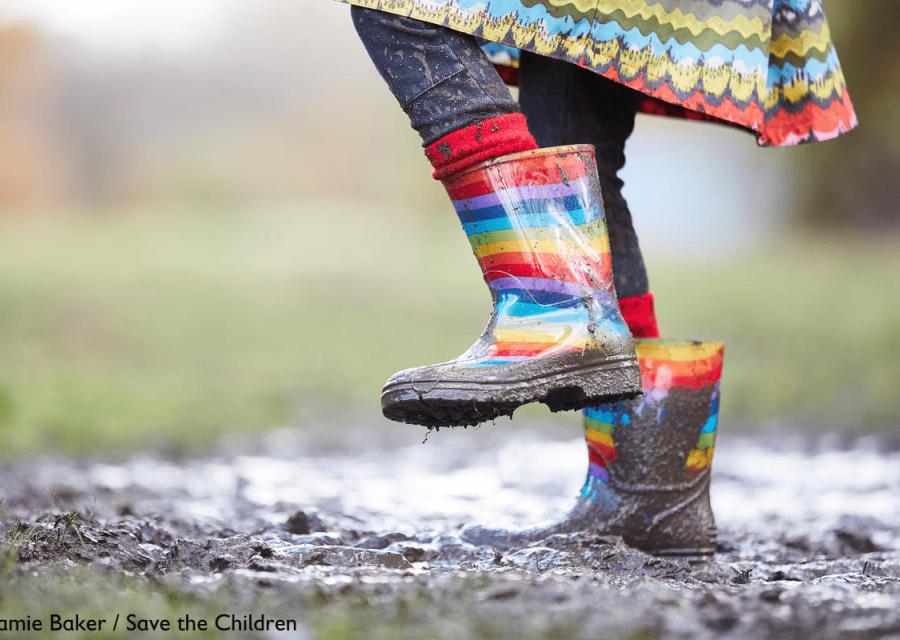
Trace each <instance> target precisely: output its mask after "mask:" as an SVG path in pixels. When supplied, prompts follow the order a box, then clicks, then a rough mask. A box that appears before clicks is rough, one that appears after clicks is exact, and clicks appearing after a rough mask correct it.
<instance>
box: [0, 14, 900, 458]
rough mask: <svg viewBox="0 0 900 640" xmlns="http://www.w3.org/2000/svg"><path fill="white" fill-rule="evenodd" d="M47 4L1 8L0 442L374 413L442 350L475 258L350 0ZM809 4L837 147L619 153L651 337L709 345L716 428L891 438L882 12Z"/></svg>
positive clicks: (894, 148)
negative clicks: (844, 117)
mask: <svg viewBox="0 0 900 640" xmlns="http://www.w3.org/2000/svg"><path fill="white" fill-rule="evenodd" d="M66 6H71V7H72V8H71V9H66V8H63V7H62V5H60V4H59V3H58V2H55V1H54V0H0V140H2V143H0V362H2V366H0V441H2V442H3V443H4V445H3V447H2V448H0V451H2V452H4V453H5V454H7V455H13V454H19V453H23V452H34V451H39V450H43V449H46V448H59V449H63V450H67V451H74V452H82V451H95V450H102V449H108V448H116V449H119V448H130V447H136V446H147V445H153V446H163V447H168V448H171V449H175V450H180V449H184V448H191V447H198V446H203V445H204V444H205V443H208V442H209V441H210V440H211V439H212V438H213V437H215V436H216V435H217V434H219V433H222V432H225V431H229V430H243V429H263V428H267V427H273V426H278V425H282V424H287V423H290V424H296V425H299V426H304V427H309V428H314V427H315V425H317V424H320V423H321V422H322V420H323V418H324V417H326V416H328V417H329V418H333V417H334V415H339V416H340V415H346V420H376V419H377V417H378V415H379V413H380V412H379V407H378V395H379V389H380V385H381V383H382V382H383V380H384V378H386V377H387V375H389V374H390V373H391V372H393V371H394V370H396V369H399V368H402V367H406V366H411V365H416V364H424V363H426V362H431V361H437V360H442V359H445V358H447V357H449V356H452V355H454V354H456V353H458V352H459V351H461V350H462V349H464V348H465V347H466V346H468V343H469V342H471V340H472V339H473V338H474V337H475V336H476V335H477V333H478V332H479V331H480V329H481V327H482V324H483V322H484V320H485V319H486V314H487V311H488V306H487V297H486V295H485V292H484V289H483V285H482V284H481V282H480V277H479V274H478V270H477V266H476V265H475V263H474V261H473V260H472V259H471V257H470V255H469V253H470V252H469V248H468V245H467V243H466V240H465V238H464V236H463V234H461V233H460V232H459V230H458V228H457V227H458V225H457V223H456V220H455V217H454V215H453V213H452V209H451V208H450V207H449V205H448V203H447V202H446V198H445V196H444V194H443V193H442V190H441V188H440V186H439V185H437V184H435V183H433V182H432V181H431V180H430V177H429V170H428V166H427V163H426V162H425V160H424V159H423V157H422V155H421V150H420V148H419V141H418V139H417V138H416V136H415V134H413V133H412V132H411V131H410V130H409V127H408V124H407V122H406V120H405V116H403V114H402V112H400V110H399V109H398V108H397V107H396V105H395V104H394V103H393V100H392V98H391V96H390V95H389V94H388V92H387V90H386V88H385V87H384V86H382V83H381V80H380V79H379V78H378V77H377V74H376V73H375V72H374V69H373V68H372V66H371V63H370V62H369V61H368V59H367V58H366V56H365V53H364V51H363V50H362V48H361V46H360V45H359V43H358V42H357V41H356V37H355V34H354V33H353V30H352V26H351V25H350V21H349V15H348V9H347V7H345V6H341V5H338V4H335V3H332V2H328V1H322V2H302V3H301V2H296V1H295V0H258V1H255V2H250V0H220V1H218V2H216V1H207V0H197V1H195V2H192V3H176V2H173V1H168V0H167V1H166V2H159V3H146V2H142V1H140V0H116V1H114V0H82V1H80V2H79V3H77V7H75V3H72V4H71V5H66ZM827 8H828V10H829V15H830V17H831V26H832V31H833V34H834V37H835V40H836V41H837V44H838V50H839V52H840V55H841V59H842V61H843V63H844V68H845V74H846V75H847V78H848V82H849V87H850V92H851V95H852V97H853V100H854V103H855V105H856V107H857V110H858V113H859V116H860V120H861V122H862V125H861V127H860V128H859V129H858V130H856V131H855V132H853V133H851V134H850V135H848V136H846V137H844V138H841V139H840V140H837V141H833V142H829V143H825V144H817V145H808V146H804V147H801V148H796V149H780V150H763V149H757V148H756V147H755V145H754V142H753V139H752V137H750V136H748V135H746V134H741V133H739V132H735V131H732V130H729V129H726V128H722V127H713V126H709V125H705V124H698V123H685V122H672V121H663V120H660V119H657V118H650V117H643V116H642V117H641V119H640V122H639V124H638V127H637V131H636V134H635V136H634V138H633V140H632V142H631V143H630V148H629V164H628V167H627V168H626V175H625V178H626V182H627V187H626V195H627V196H628V197H629V200H630V202H631V204H632V208H633V211H634V215H635V217H636V220H637V226H638V231H639V233H640V235H641V238H642V242H643V246H644V250H645V252H646V254H647V256H648V261H649V263H650V270H651V271H650V274H651V281H652V282H653V288H654V290H655V291H656V293H657V297H658V300H659V311H660V317H661V322H662V326H663V330H664V332H665V333H667V334H668V335H670V336H672V337H694V338H704V337H709V338H723V339H725V340H726V341H727V343H728V353H729V356H728V359H727V362H726V373H725V378H726V379H725V383H724V385H725V386H724V391H725V393H724V396H723V397H724V401H723V413H724V415H725V417H726V420H727V425H728V428H729V429H738V428H756V429H761V428H763V429H764V428H769V429H782V428H785V427H786V426H790V427H792V428H795V427H808V428H812V429H820V430H840V431H872V430H896V429H897V428H898V426H900V394H898V393H897V389H898V388H900V365H898V362H900V285H898V276H900V234H898V227H900V215H898V202H900V198H898V193H897V188H898V187H897V184H898V180H897V175H898V168H900V167H898V156H900V122H898V115H897V109H896V104H897V102H898V101H897V97H898V96H897V91H898V87H900V82H898V80H900V78H898V71H900V67H898V65H897V60H898V59H900V57H898V55H897V53H898V46H897V37H896V35H895V33H894V31H895V29H894V26H893V25H892V24H891V23H890V21H889V20H886V19H885V16H887V15H889V14H890V13H891V9H893V8H894V4H893V0H879V1H876V0H869V1H868V2H866V3H864V4H862V5H861V4H858V3H844V2H842V3H839V2H835V1H832V2H829V3H828V7H827ZM673 194H677V195H676V197H673ZM525 413H531V414H532V415H541V416H544V414H543V413H542V412H541V411H540V410H539V409H530V410H528V411H526V412H525ZM542 419H543V420H545V421H546V422H547V424H548V425H559V426H561V427H562V428H568V429H575V428H577V422H578V420H577V417H575V416H573V415H571V414H569V415H562V416H554V417H553V419H552V420H551V419H548V418H546V417H542ZM332 423H333V420H332ZM384 428H393V427H387V426H385V427H384ZM396 428H403V427H396ZM411 435H416V436H417V435H419V434H418V432H416V433H413V432H411ZM373 437H374V436H373Z"/></svg>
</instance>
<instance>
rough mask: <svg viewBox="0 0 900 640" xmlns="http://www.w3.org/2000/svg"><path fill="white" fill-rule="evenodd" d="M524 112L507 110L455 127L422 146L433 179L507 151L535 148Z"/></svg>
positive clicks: (451, 173) (535, 143) (440, 178)
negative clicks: (504, 112) (492, 116)
mask: <svg viewBox="0 0 900 640" xmlns="http://www.w3.org/2000/svg"><path fill="white" fill-rule="evenodd" d="M537 148H538V145H537V142H535V140H534V137H533V136H532V135H531V132H529V131H528V125H527V124H526V123H525V116H524V115H522V114H521V113H507V114H505V115H502V116H496V117H494V118H487V119H486V120H482V121H480V122H476V123H475V124H473V125H470V126H468V127H463V128H462V129H457V130H456V131H454V132H453V133H448V134H447V135H445V136H444V137H443V138H441V139H439V140H437V141H435V142H432V143H431V144H430V145H428V146H427V147H425V155H426V156H428V160H430V161H431V166H433V167H434V173H433V174H432V175H433V176H434V179H435V180H443V179H444V178H446V177H447V176H451V175H453V174H454V173H459V172H460V171H462V170H463V169H468V168H469V167H474V166H475V165H476V164H478V163H480V162H484V161H486V160H492V159H494V158H498V157H500V156H505V155H508V154H510V153H518V152H519V151H530V150H532V149H537Z"/></svg>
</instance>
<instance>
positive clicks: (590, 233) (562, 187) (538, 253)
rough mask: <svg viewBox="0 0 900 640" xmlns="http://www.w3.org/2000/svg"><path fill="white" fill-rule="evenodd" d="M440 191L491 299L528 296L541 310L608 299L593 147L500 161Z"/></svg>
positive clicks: (467, 173)
mask: <svg viewBox="0 0 900 640" xmlns="http://www.w3.org/2000/svg"><path fill="white" fill-rule="evenodd" d="M444 186H445V188H446V189H447V192H448V194H449V195H450V198H451V200H452V201H453V206H454V208H455V209H456V212H457V215H458V216H459V219H460V222H461V223H462V225H463V229H464V230H465V232H466V235H467V236H468V238H469V242H470V243H471V245H472V250H473V252H474V254H475V257H476V258H477V259H478V262H479V265H480V266H481V270H482V273H483V274H484V278H485V281H486V282H487V284H488V286H489V287H490V288H491V289H492V290H493V291H495V292H501V291H504V290H507V289H509V288H526V289H527V290H529V291H531V292H533V293H534V294H536V295H535V301H536V302H537V303H538V304H558V303H560V302H567V301H571V300H577V299H579V298H581V297H582V296H583V295H584V293H585V291H586V290H587V291H602V292H605V293H607V294H610V293H612V291H613V289H612V262H611V258H610V252H609V236H608V234H607V229H606V221H605V218H604V213H603V199H602V196H601V195H600V182H599V179H598V177H597V165H596V160H595V158H594V149H593V147H591V146H589V145H580V146H570V147H554V148H549V149H537V150H535V151H525V152H522V153H517V154H513V155H509V156H503V157H501V158H497V159H496V160H492V161H490V162H485V163H482V164H480V165H478V166H476V167H473V168H472V169H469V170H468V171H464V172H462V173H460V174H456V175H454V176H451V177H449V178H446V179H445V180H444ZM542 294H543V295H542Z"/></svg>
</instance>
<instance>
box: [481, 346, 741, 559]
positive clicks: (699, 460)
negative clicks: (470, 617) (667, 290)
mask: <svg viewBox="0 0 900 640" xmlns="http://www.w3.org/2000/svg"><path fill="white" fill-rule="evenodd" d="M637 353H638V359H639V362H640V365H641V375H642V379H643V384H644V395H643V397H641V398H639V399H635V400H625V401H620V402H616V403H612V404H605V405H600V406H596V407H590V408H588V409H586V410H585V411H584V430H585V440H586V442H587V445H588V474H587V478H586V480H585V483H584V486H583V487H582V490H581V495H580V496H579V497H578V499H577V501H576V504H575V507H574V508H573V509H572V510H571V511H570V512H569V514H568V515H567V516H566V517H564V518H562V519H560V520H557V521H555V522H552V523H549V524H547V525H543V526H538V527H535V528H532V529H524V530H517V531H516V530H506V529H490V528H486V527H481V526H473V527H469V528H467V529H465V530H464V531H463V538H464V539H465V540H466V541H467V542H470V543H473V544H479V545H490V546H494V547H497V548H502V549H506V548H511V547H516V546H522V545H527V544H529V543H533V542H538V541H540V540H544V539H546V538H547V537H549V536H551V535H555V534H560V533H572V532H576V531H584V530H590V531H592V532H596V533H604V534H610V535H620V536H622V537H623V539H624V540H625V542H627V543H628V544H630V545H632V546H634V547H637V548H639V549H642V550H644V551H648V552H651V553H656V554H659V555H690V556H698V555H699V556H702V555H711V554H712V553H714V552H715V546H716V536H715V522H714V519H713V513H712V509H711V507H710V503H709V476H710V468H711V465H712V458H713V451H714V447H715V437H716V427H717V424H718V416H719V384H720V378H721V373H722V359H723V354H724V345H722V344H721V343H717V342H679V341H671V340H639V341H637Z"/></svg>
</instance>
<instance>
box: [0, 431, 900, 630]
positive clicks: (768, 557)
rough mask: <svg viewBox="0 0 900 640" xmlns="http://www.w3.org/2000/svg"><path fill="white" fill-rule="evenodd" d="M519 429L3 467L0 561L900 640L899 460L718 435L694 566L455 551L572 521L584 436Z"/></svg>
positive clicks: (305, 591) (455, 613)
mask: <svg viewBox="0 0 900 640" xmlns="http://www.w3.org/2000/svg"><path fill="white" fill-rule="evenodd" d="M510 429H511V425H510V424H509V423H499V424H498V425H497V427H496V428H493V429H490V430H487V429H484V430H476V431H471V430H470V431H469V432H463V431H454V432H444V431H442V432H440V433H439V434H433V435H431V436H430V438H429V440H428V442H427V443H425V444H421V443H420V441H419V439H414V438H413V437H406V439H405V440H402V438H401V440H399V441H395V442H391V443H385V444H383V445H373V444H372V443H371V441H372V440H375V438H374V437H373V435H372V432H371V431H368V432H367V431H359V432H354V434H353V435H352V436H348V437H347V438H346V441H344V442H341V443H340V444H334V443H331V444H329V445H327V446H325V445H321V444H316V443H313V442H311V441H309V440H308V439H306V438H305V437H304V436H303V435H302V434H299V433H297V432H293V431H290V430H284V431H279V432H275V433H272V434H270V435H268V436H267V437H265V438H263V439H261V440H260V441H259V442H253V443H246V442H239V443H232V444H230V445H223V447H222V448H221V449H220V451H219V453H217V454H216V455H214V456H210V457H206V458H202V459H185V460H169V459H166V458H164V457H159V456H139V457H134V458H130V459H124V460H121V461H117V462H99V461H67V460H62V459H43V460H31V461H28V462H16V463H12V464H6V465H3V466H2V467H0V500H2V508H0V528H2V531H3V532H5V533H4V534H3V535H2V537H0V551H5V552H6V553H7V554H8V555H9V556H11V557H12V558H13V563H14V564H15V567H16V569H15V570H16V571H18V572H19V573H27V574H29V575H38V576H39V575H40V574H41V572H42V571H47V572H50V571H58V570H60V568H62V569H63V570H70V569H72V568H75V567H79V566H87V567H95V568H99V569H101V570H103V571H106V572H111V573H127V574H129V575H134V576H138V577H139V578H141V579H147V580H149V581H151V582H158V581H165V583H166V584H167V585H168V588H174V589H179V590H182V591H184V592H187V593H191V592H201V591H203V590H208V589H210V588H214V587H215V585H217V584H226V583H227V584H228V585H229V588H230V589H232V590H237V591H246V592H248V593H249V592H254V591H258V590H265V591H266V592H268V593H272V594H275V595H276V596H279V595H280V596H281V597H282V598H286V599H292V598H294V597H295V596H296V597H306V598H308V597H309V596H310V594H315V597H316V598H319V599H326V600H327V599H329V598H345V599H346V598H351V599H353V598H355V599H357V600H358V601H359V602H364V603H365V605H366V606H369V607H374V608H375V609H376V610H378V611H380V612H381V614H383V615H385V616H394V617H396V616H398V615H400V613H398V610H399V609H403V611H402V612H401V613H402V617H403V619H404V620H407V621H409V620H410V619H412V620H413V623H414V624H417V625H421V626H422V627H423V628H427V629H430V630H432V631H433V633H434V634H435V635H437V637H460V635H471V634H473V633H479V634H482V635H504V633H508V634H509V635H517V636H518V637H530V636H533V635H556V636H559V637H598V630H600V629H602V630H604V633H603V634H600V635H602V636H603V637H628V636H629V635H631V634H643V635H639V637H657V636H659V637H673V638H682V637H684V638H688V637H690V638H703V637H721V636H723V635H724V636H725V637H733V638H767V637H815V638H883V637H897V638H900V450H898V448H897V446H896V443H891V442H888V441H887V440H884V439H882V440H879V439H874V438H872V439H862V440H856V441H851V442H845V441H837V440H827V439H824V440H820V441H817V442H810V441H809V440H806V441H802V440H799V439H797V440H789V439H788V440H787V441H786V440H785V439H784V438H779V442H780V444H778V445H773V444H772V443H771V442H770V441H769V440H772V439H766V438H762V437H758V438H749V437H746V438H745V437H731V438H728V437H727V436H726V437H722V438H721V439H720V446H719V447H718V449H717V451H716V460H715V464H714V478H713V483H712V487H713V489H712V499H713V507H714V510H715V512H716V516H717V520H718V523H719V550H718V553H717V554H716V556H715V557H714V558H713V559H711V560H708V561H702V562H701V561H687V560H669V559H661V558H655V557H652V556H648V555H645V554H643V553H641V552H638V551H635V550H632V549H629V548H628V547H627V546H625V545H624V544H622V542H621V541H620V540H619V539H617V538H615V537H609V536H602V535H598V534H596V533H594V532H590V531H585V532H573V533H572V534H570V535H556V536H552V537H550V538H548V539H546V540H543V541H540V542H538V543H535V544H532V545H530V546H527V547H522V548H516V549H512V550H510V551H505V552H500V551H497V550H495V549H493V548H491V547H477V546H472V545H469V544H465V543H463V542H462V541H461V540H460V538H459V532H460V529H461V528H462V527H463V526H465V525H468V524H472V523H476V522H479V523H486V524H499V525H505V526H509V525H530V524H535V523H536V522H538V521H540V520H544V519H546V518H549V517H552V516H554V515H561V514H563V513H564V512H565V511H566V510H567V509H568V507H569V506H570V505H571V500H572V496H574V495H575V494H576V493H577V491H578V488H579V486H580V483H581V480H582V479H583V472H584V465H585V453H584V449H583V446H584V445H583V444H582V442H581V441H580V440H576V439H572V440H564V441H560V440H548V439H544V438H543V437H542V436H540V435H539V433H538V432H536V431H534V432H531V431H529V432H524V433H523V432H522V430H521V429H517V431H516V433H515V436H516V438H515V440H514V441H511V440H510V439H509V438H508V437H506V438H504V437H503V435H504V433H503V431H504V430H506V431H507V432H509V430H510ZM412 433H413V432H412V431H411V432H409V433H407V434H406V435H409V434H412ZM416 433H417V432H416ZM508 435H509V434H507V436H508ZM404 437H405V436H404ZM305 601H308V600H305ZM409 608H412V609H413V613H414V615H412V614H410V612H409V611H408V609H409ZM410 615H412V618H410ZM297 617H299V618H300V619H301V620H302V618H303V614H302V611H301V612H300V613H297ZM473 621H474V622H473ZM517 629H519V630H521V632H517V631H516V630H517ZM495 632H496V633H495ZM309 635H310V634H307V635H303V634H302V633H301V634H300V635H299V636H298V637H309ZM312 635H315V634H312Z"/></svg>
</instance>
